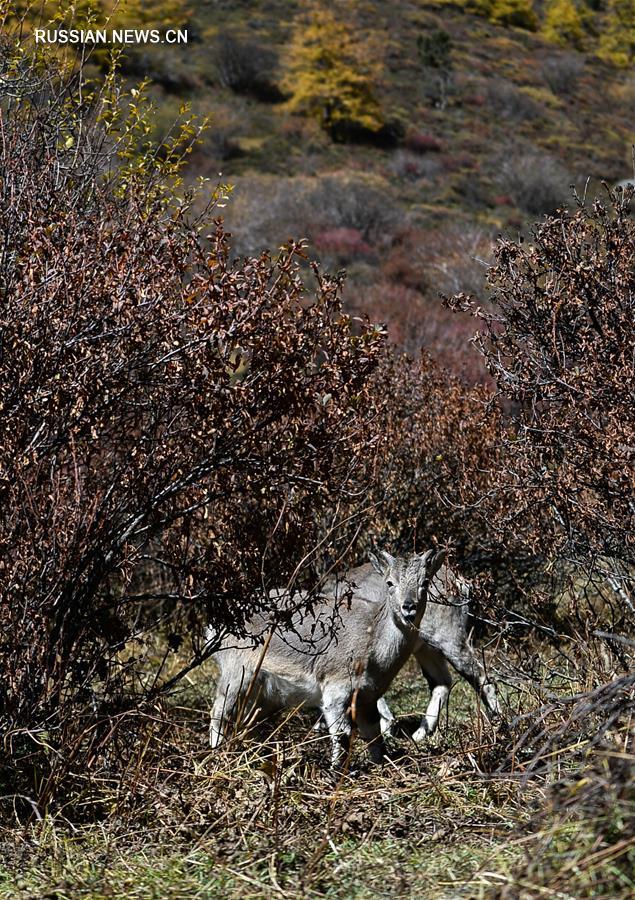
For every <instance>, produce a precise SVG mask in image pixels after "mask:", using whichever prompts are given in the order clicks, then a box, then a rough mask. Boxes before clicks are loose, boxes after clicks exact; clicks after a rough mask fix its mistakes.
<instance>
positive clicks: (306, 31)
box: [283, 3, 384, 139]
mask: <svg viewBox="0 0 635 900" xmlns="http://www.w3.org/2000/svg"><path fill="white" fill-rule="evenodd" d="M286 62H287V65H286V69H287V70H286V74H285V77H284V79H283V88H284V89H285V91H286V92H287V93H289V94H290V100H289V101H288V104H287V107H288V109H290V110H291V111H292V112H298V113H302V114H304V115H306V116H310V117H312V118H314V119H317V120H318V121H319V122H320V124H321V125H322V127H323V128H324V129H325V130H326V131H328V132H329V133H330V134H331V136H332V137H334V138H335V139H345V138H346V137H351V136H353V135H355V134H356V133H357V134H359V133H362V132H370V133H373V132H375V133H376V132H379V131H380V130H381V129H382V128H383V126H384V118H383V116H382V111H381V107H380V105H379V103H378V101H377V99H376V97H375V95H374V90H373V82H374V79H375V78H376V76H377V74H378V63H377V58H376V57H375V58H373V53H372V48H371V47H369V46H367V45H364V43H362V42H361V41H360V40H359V38H357V37H356V36H355V29H353V28H352V27H350V24H349V23H347V22H346V21H344V19H343V18H340V17H338V16H336V15H335V14H334V13H333V12H332V11H331V9H330V8H328V7H327V6H326V4H324V3H314V4H312V5H311V7H310V8H309V10H308V15H307V16H306V17H300V19H299V20H298V24H297V25H296V27H295V30H294V34H293V38H292V41H291V45H290V49H289V53H288V57H287V61H286Z"/></svg>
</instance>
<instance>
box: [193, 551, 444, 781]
mask: <svg viewBox="0 0 635 900" xmlns="http://www.w3.org/2000/svg"><path fill="white" fill-rule="evenodd" d="M443 557H444V554H443V552H442V551H435V550H428V551H427V552H426V553H423V554H421V555H415V556H412V557H410V558H409V559H407V560H406V559H399V558H395V557H392V556H390V554H388V553H385V552H382V553H381V558H377V557H375V556H371V564H369V565H367V566H365V567H362V569H363V570H364V577H363V578H362V579H361V580H360V581H359V583H358V578H357V577H352V574H353V573H350V574H349V575H348V576H347V577H346V578H345V579H343V580H342V581H341V582H339V587H335V589H334V590H332V591H331V595H330V596H325V597H324V598H322V600H321V602H320V603H319V604H318V606H317V607H316V609H315V612H314V613H313V614H312V615H304V616H301V615H299V614H298V615H297V616H296V618H295V620H294V622H293V628H292V629H286V630H285V629H281V628H275V629H273V631H272V632H271V634H270V638H269V640H268V643H265V647H264V648H263V647H258V646H254V645H253V641H252V642H251V643H250V644H249V645H247V646H243V647H232V646H230V642H229V641H227V642H225V644H224V646H223V647H222V648H221V650H220V651H219V652H218V653H217V654H216V660H217V662H218V664H219V667H220V677H219V680H218V685H217V692H216V699H215V702H214V706H213V709H212V715H211V724H210V743H211V745H212V747H217V746H218V745H219V744H220V743H221V741H222V740H223V739H224V737H225V735H226V733H227V729H228V726H229V725H230V724H232V723H234V722H235V721H236V719H237V718H240V719H242V721H243V722H245V721H247V722H253V721H255V720H256V719H257V718H259V717H263V716H267V715H269V714H271V713H273V712H276V711H278V710H281V709H289V708H295V707H299V706H306V707H318V708H320V709H321V711H322V715H323V717H324V720H325V723H326V727H327V728H328V731H329V735H330V738H331V747H332V751H331V759H332V763H333V765H339V764H340V763H341V761H342V758H343V756H344V755H345V753H346V752H347V749H348V745H349V739H350V734H351V729H352V724H353V719H354V721H355V724H356V725H357V727H358V728H359V731H360V733H361V735H362V737H363V738H364V740H365V741H366V743H367V745H368V749H369V752H370V755H371V758H372V759H373V761H375V762H380V761H381V760H382V759H383V758H384V755H385V747H384V742H383V738H382V733H381V728H380V717H379V712H378V709H377V701H378V700H379V698H380V697H381V696H382V695H383V694H384V693H385V692H386V690H387V689H388V687H389V686H390V683H391V682H392V680H393V678H394V677H395V675H396V674H397V673H398V672H399V670H400V669H401V668H402V666H403V665H404V663H405V662H406V660H407V659H408V657H409V656H410V655H411V653H412V652H413V650H414V648H415V646H416V645H417V643H418V641H419V628H420V624H421V619H422V616H423V614H424V610H425V605H426V596H427V592H428V587H429V585H430V582H431V580H432V578H433V577H434V575H435V573H436V572H437V571H438V569H439V566H440V565H441V564H442V562H443ZM359 571H361V570H355V572H359ZM349 582H350V583H354V584H355V585H356V587H353V588H352V596H351V597H350V601H349V602H346V601H345V600H344V592H346V591H350V590H351V588H349V587H348V583H349ZM273 594H274V595H275V592H273ZM338 602H339V604H340V606H339V616H340V619H341V621H340V623H339V624H338V626H337V627H336V631H335V634H334V635H332V634H328V633H326V632H327V631H328V629H327V628H325V629H324V632H325V633H324V634H322V626H323V625H325V624H326V623H328V622H329V621H330V619H331V617H332V615H333V611H334V606H335V604H336V603H338ZM268 627H270V623H269V622H268V621H267V620H266V619H265V618H263V617H262V616H257V617H255V618H254V619H253V620H252V621H251V622H250V623H249V633H250V634H251V635H253V636H256V635H262V634H264V633H266V632H267V629H268ZM316 635H318V637H317V638H316ZM234 643H235V641H234Z"/></svg>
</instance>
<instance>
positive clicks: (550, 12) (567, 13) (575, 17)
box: [542, 0, 585, 50]
mask: <svg viewBox="0 0 635 900" xmlns="http://www.w3.org/2000/svg"><path fill="white" fill-rule="evenodd" d="M542 32H543V34H544V36H545V37H546V38H547V40H549V41H552V42H553V43H554V44H560V45H561V46H563V47H565V46H570V47H575V48H576V49H577V50H581V49H582V47H583V46H584V37H585V29H584V25H583V18H582V16H581V15H580V11H579V9H578V7H577V5H576V4H575V3H574V0H549V2H548V3H547V4H546V6H545V19H544V23H543V26H542Z"/></svg>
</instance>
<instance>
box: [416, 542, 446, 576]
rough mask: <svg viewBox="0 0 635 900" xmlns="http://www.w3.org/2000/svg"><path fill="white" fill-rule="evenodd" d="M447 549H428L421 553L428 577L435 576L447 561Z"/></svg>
mask: <svg viewBox="0 0 635 900" xmlns="http://www.w3.org/2000/svg"><path fill="white" fill-rule="evenodd" d="M445 556H446V553H445V550H434V549H432V550H426V552H425V553H422V554H421V561H422V562H423V564H424V565H425V567H426V578H427V579H428V580H430V579H432V578H434V576H435V575H436V574H437V572H438V571H439V569H440V568H441V566H442V565H443V563H444V561H445Z"/></svg>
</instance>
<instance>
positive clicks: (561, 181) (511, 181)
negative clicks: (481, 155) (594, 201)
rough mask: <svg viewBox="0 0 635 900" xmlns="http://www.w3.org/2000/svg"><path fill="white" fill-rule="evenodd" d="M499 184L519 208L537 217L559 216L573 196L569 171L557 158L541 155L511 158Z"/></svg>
mask: <svg viewBox="0 0 635 900" xmlns="http://www.w3.org/2000/svg"><path fill="white" fill-rule="evenodd" d="M499 184H500V186H501V188H502V190H503V191H504V192H505V193H508V194H510V195H511V197H512V198H513V200H514V203H515V204H516V206H519V207H520V208H521V209H523V210H525V212H528V213H530V214H531V215H533V216H541V215H544V214H548V213H553V212H555V210H556V209H557V208H558V207H560V206H563V205H564V204H565V203H566V202H567V199H568V198H569V197H570V196H571V193H570V185H571V176H570V175H569V173H568V172H567V170H566V169H565V168H564V166H562V164H561V163H560V162H558V160H557V159H555V158H554V157H553V156H549V155H548V154H546V153H540V152H538V151H529V152H526V153H520V154H518V155H514V154H510V155H508V156H507V157H506V158H505V160H504V161H503V163H502V167H501V174H500V177H499Z"/></svg>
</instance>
